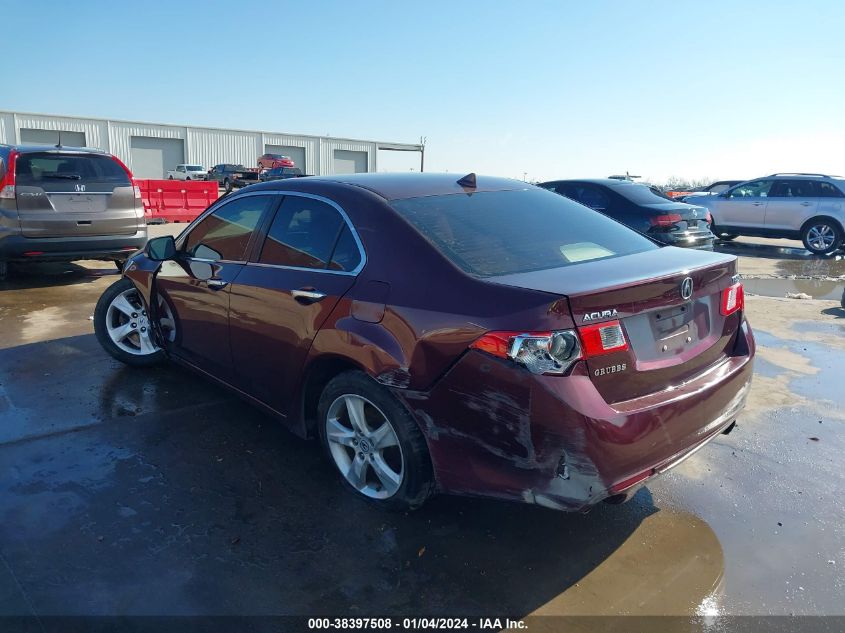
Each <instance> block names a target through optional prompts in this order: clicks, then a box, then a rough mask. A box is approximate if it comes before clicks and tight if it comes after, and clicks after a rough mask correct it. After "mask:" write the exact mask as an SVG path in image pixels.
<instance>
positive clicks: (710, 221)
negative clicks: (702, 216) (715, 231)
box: [707, 211, 713, 224]
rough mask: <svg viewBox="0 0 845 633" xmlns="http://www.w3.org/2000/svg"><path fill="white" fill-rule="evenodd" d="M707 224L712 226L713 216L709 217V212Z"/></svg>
mask: <svg viewBox="0 0 845 633" xmlns="http://www.w3.org/2000/svg"><path fill="white" fill-rule="evenodd" d="M707 224H713V216H712V215H710V212H709V211H708V212H707Z"/></svg>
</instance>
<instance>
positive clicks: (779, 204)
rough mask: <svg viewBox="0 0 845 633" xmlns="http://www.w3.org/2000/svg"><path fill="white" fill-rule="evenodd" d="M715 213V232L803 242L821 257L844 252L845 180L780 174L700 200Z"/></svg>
mask: <svg viewBox="0 0 845 633" xmlns="http://www.w3.org/2000/svg"><path fill="white" fill-rule="evenodd" d="M695 203H696V204H698V205H702V206H704V207H706V208H708V209H709V210H710V213H711V215H712V216H713V225H714V226H713V232H714V233H715V234H716V235H717V236H718V237H719V239H722V240H732V239H734V238H735V237H736V236H738V235H750V236H754V237H781V238H787V239H799V240H801V241H802V242H804V248H806V249H807V250H808V251H810V252H811V253H813V254H816V255H826V254H828V253H833V252H835V251H837V250H839V249H840V248H841V247H842V240H843V235H845V233H843V226H845V179H843V178H839V177H835V176H825V175H823V174H791V173H780V174H772V175H771V176H765V177H763V178H756V179H754V180H749V181H748V182H744V183H742V184H739V185H736V186H735V187H732V188H730V189H728V190H727V191H724V192H722V193H720V194H717V195H715V196H705V197H702V198H696V199H695Z"/></svg>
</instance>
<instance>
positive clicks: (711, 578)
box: [0, 335, 723, 616]
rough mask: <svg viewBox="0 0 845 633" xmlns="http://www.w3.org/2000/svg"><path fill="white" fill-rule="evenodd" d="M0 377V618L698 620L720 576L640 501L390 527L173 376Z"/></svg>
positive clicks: (316, 467)
mask: <svg viewBox="0 0 845 633" xmlns="http://www.w3.org/2000/svg"><path fill="white" fill-rule="evenodd" d="M0 368H2V369H0V388H2V392H0V397H2V398H0V424H1V425H2V428H4V429H6V430H5V432H4V435H3V437H2V443H0V464H2V467H0V468H2V477H0V481H2V484H0V552H2V556H3V558H4V560H5V561H6V563H7V568H6V570H5V571H4V570H2V569H0V614H19V615H28V614H33V613H35V614H38V615H51V614H52V615H68V614H171V615H173V614H206V615H208V614H237V615H262V614H300V615H308V614H326V613H332V614H347V615H356V614H357V615H361V616H371V615H374V614H379V615H386V614H406V615H407V614H409V613H413V614H420V615H422V614H444V615H454V614H464V615H469V614H479V615H485V616H490V615H493V614H510V615H514V614H517V615H525V614H528V613H531V612H534V611H536V610H538V609H540V610H544V609H545V610H548V609H550V608H551V609H554V608H555V605H556V604H560V605H562V608H565V609H566V610H567V612H572V611H573V610H574V611H575V612H577V611H578V609H583V610H584V611H585V612H596V611H595V610H596V609H597V610H598V612H602V611H603V610H605V609H607V608H608V606H610V607H611V608H612V607H613V605H616V606H617V607H618V608H623V607H624V608H627V606H626V605H632V606H631V608H636V605H637V604H641V603H642V602H643V600H650V601H651V604H653V605H658V607H656V608H658V609H659V608H662V607H661V606H660V605H662V604H665V603H666V601H670V602H671V600H672V599H673V597H674V599H676V600H678V601H679V603H680V604H682V605H684V607H683V608H685V609H694V607H695V605H696V604H698V602H700V601H701V600H702V599H703V598H704V597H705V596H706V595H707V593H708V592H709V591H710V590H712V588H713V587H714V586H715V585H716V584H717V583H718V581H719V579H720V578H721V575H722V569H723V561H722V553H721V547H720V546H719V542H718V540H717V539H716V538H715V535H714V534H713V532H712V530H710V529H709V527H708V526H707V525H706V524H705V523H703V522H702V521H701V520H700V519H697V518H696V517H693V516H691V515H688V514H678V513H671V512H658V511H657V510H656V508H655V506H654V504H653V502H652V498H651V495H650V493H649V492H648V491H647V490H643V491H641V492H640V493H639V494H638V495H637V496H636V497H635V498H634V500H633V501H632V502H630V503H628V504H626V505H624V506H600V507H598V508H596V509H595V510H594V511H593V512H591V513H590V514H588V515H571V514H563V513H558V512H554V511H551V510H546V509H543V508H539V507H533V506H523V505H517V504H509V503H502V502H496V501H487V500H480V499H466V498H455V497H438V498H435V499H433V500H432V501H431V502H430V503H429V504H428V505H426V506H425V507H424V508H422V509H421V510H419V511H416V512H413V513H408V514H389V513H384V512H381V511H379V510H377V509H374V508H373V507H371V506H370V505H369V504H367V503H366V502H363V501H360V500H358V499H356V498H353V497H352V496H351V495H349V494H348V493H347V492H345V491H344V490H343V489H342V487H341V486H340V482H339V480H338V478H337V476H335V474H334V472H333V471H332V469H331V468H330V466H329V464H328V462H327V460H325V459H324V458H323V456H322V454H321V453H320V450H319V446H318V444H317V443H316V442H308V441H303V440H300V439H297V438H295V437H294V436H292V435H291V434H289V433H288V432H287V431H285V430H284V429H283V428H282V427H281V426H280V425H279V424H278V423H277V422H275V421H274V420H272V419H270V418H268V417H266V416H264V415H263V414H262V413H259V412H257V411H256V410H254V409H253V408H251V407H250V406H248V405H246V404H244V403H243V402H241V401H240V400H238V399H236V398H234V397H231V396H229V395H225V394H224V395H221V392H220V390H219V389H218V388H217V387H214V386H212V385H210V384H208V383H206V382H205V381H203V380H201V379H199V378H197V377H195V376H193V375H191V374H189V373H187V372H186V371H183V370H181V369H178V368H175V367H167V366H166V367H163V368H160V369H149V370H129V369H126V368H122V367H121V366H119V365H117V364H116V363H114V362H113V361H111V360H110V359H108V358H107V357H105V355H104V354H103V353H102V352H101V351H100V350H99V348H98V347H97V345H96V342H95V341H94V339H93V336H90V335H89V336H80V337H73V338H69V339H58V340H54V341H49V342H45V343H37V344H31V345H24V346H18V347H15V348H11V349H7V350H0ZM13 368H14V369H13ZM57 398H61V399H62V400H61V401H59V402H57V401H56V399H57ZM644 521H647V522H649V529H648V531H647V533H645V534H644V533H642V531H641V527H640V526H641V525H642V524H643V522H644ZM661 535H662V536H661ZM637 561H639V562H637ZM702 561H703V562H702ZM646 577H648V578H650V580H648V581H647V582H646V581H645V578H646ZM639 578H642V579H643V582H638V579H639ZM644 583H645V584H644ZM570 589H572V591H571V592H570V593H569V594H567V590H570ZM567 596H568V597H567ZM591 610H592V611H591ZM658 612H659V611H658Z"/></svg>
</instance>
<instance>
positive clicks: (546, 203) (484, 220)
mask: <svg viewBox="0 0 845 633" xmlns="http://www.w3.org/2000/svg"><path fill="white" fill-rule="evenodd" d="M392 205H393V208H394V209H396V211H398V212H399V214H400V215H402V216H403V217H404V218H405V219H407V220H408V221H409V222H410V223H411V224H412V225H413V226H414V227H415V228H416V229H417V230H418V231H419V232H420V233H422V234H423V235H424V236H425V237H426V238H427V239H428V240H429V241H430V242H431V243H432V244H434V246H435V247H436V248H437V249H438V250H439V251H440V252H441V253H443V254H444V255H445V256H446V257H448V258H449V259H450V260H451V261H452V262H453V263H454V264H456V265H457V266H458V267H459V268H461V269H463V270H464V271H465V272H467V273H470V274H472V275H477V276H480V277H490V276H495V275H508V274H512V273H521V272H528V271H532V270H545V269H548V268H560V267H561V266H570V265H573V264H577V263H580V262H585V261H591V260H595V259H607V258H611V257H620V256H622V255H630V254H631V253H639V252H642V251H648V250H653V249H656V248H659V247H658V246H656V245H655V244H654V243H653V242H652V241H650V240H648V239H647V238H645V237H643V236H642V235H640V234H638V233H636V232H634V231H632V230H631V229H629V228H627V227H626V226H623V225H622V224H619V223H618V222H616V221H614V220H612V219H610V218H608V217H607V216H605V215H602V214H601V213H598V212H596V211H593V210H592V209H588V208H587V207H585V206H583V205H580V204H577V203H575V202H572V201H571V200H569V199H567V198H564V197H563V196H560V195H558V194H556V193H551V192H550V191H546V190H543V189H535V188H531V189H524V190H521V191H490V192H481V193H474V194H469V195H467V194H451V195H445V196H430V197H424V198H409V199H406V200H395V201H393V202H392Z"/></svg>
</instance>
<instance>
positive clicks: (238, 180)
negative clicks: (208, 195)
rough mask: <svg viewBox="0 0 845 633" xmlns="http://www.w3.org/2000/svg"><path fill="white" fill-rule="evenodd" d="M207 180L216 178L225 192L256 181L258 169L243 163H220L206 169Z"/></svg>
mask: <svg viewBox="0 0 845 633" xmlns="http://www.w3.org/2000/svg"><path fill="white" fill-rule="evenodd" d="M208 180H216V181H217V182H218V183H219V184H220V186H221V187H223V189H225V190H226V193H230V192H231V191H232V189H238V188H240V187H245V186H246V185H251V184H253V183H255V182H258V171H257V170H255V169H247V168H246V167H244V166H243V165H233V164H231V163H221V164H220V165H215V166H214V167H212V168H211V169H209V170H208Z"/></svg>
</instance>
